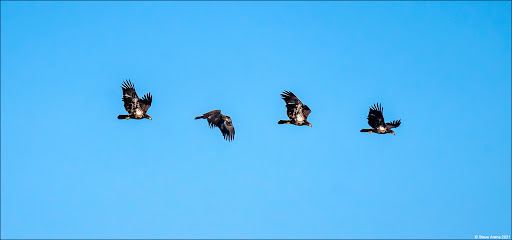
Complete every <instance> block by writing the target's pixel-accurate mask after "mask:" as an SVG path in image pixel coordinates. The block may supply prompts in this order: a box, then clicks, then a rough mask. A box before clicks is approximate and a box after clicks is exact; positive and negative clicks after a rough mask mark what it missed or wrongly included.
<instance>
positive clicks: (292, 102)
mask: <svg viewBox="0 0 512 240" xmlns="http://www.w3.org/2000/svg"><path fill="white" fill-rule="evenodd" d="M281 97H282V98H283V100H284V101H285V102H286V114H287V115H288V117H289V118H290V119H295V118H296V116H297V113H298V112H299V111H302V110H303V108H302V107H303V104H302V102H301V101H300V100H299V98H297V96H295V94H293V93H292V92H290V91H284V92H283V93H281ZM306 108H307V110H306V111H308V110H309V108H308V107H307V106H306ZM310 112H311V110H309V112H308V113H307V114H309V113H310ZM305 116H306V117H307V115H306V114H305Z"/></svg>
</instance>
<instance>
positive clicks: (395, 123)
mask: <svg viewBox="0 0 512 240" xmlns="http://www.w3.org/2000/svg"><path fill="white" fill-rule="evenodd" d="M401 123H402V122H401V121H400V119H399V120H393V121H391V122H388V123H386V128H387V129H391V128H396V127H398V126H400V124H401Z"/></svg>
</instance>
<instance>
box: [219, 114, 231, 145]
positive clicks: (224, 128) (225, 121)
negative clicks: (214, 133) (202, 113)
mask: <svg viewBox="0 0 512 240" xmlns="http://www.w3.org/2000/svg"><path fill="white" fill-rule="evenodd" d="M221 116H222V123H221V124H220V126H219V129H220V131H221V132H222V136H224V139H226V140H227V141H232V140H233V139H234V138H235V127H234V126H233V122H231V118H230V117H229V116H225V115H222V114H221Z"/></svg>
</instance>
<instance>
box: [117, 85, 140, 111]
mask: <svg viewBox="0 0 512 240" xmlns="http://www.w3.org/2000/svg"><path fill="white" fill-rule="evenodd" d="M121 88H122V89H123V102H124V109H125V110H126V111H127V112H129V113H131V112H132V111H133V109H135V108H136V107H137V102H138V101H139V97H138V96H137V92H135V87H134V86H133V83H132V82H131V81H130V80H126V81H124V82H123V84H122V85H121Z"/></svg>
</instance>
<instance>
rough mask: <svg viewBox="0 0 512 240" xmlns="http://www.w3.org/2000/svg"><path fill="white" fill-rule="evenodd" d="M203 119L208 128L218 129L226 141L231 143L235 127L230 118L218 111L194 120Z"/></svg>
mask: <svg viewBox="0 0 512 240" xmlns="http://www.w3.org/2000/svg"><path fill="white" fill-rule="evenodd" d="M201 118H204V119H206V120H207V121H208V126H210V128H214V127H218V128H219V129H220V131H221V132H222V135H223V136H224V139H226V140H227V141H232V140H233V139H234V138H235V127H233V122H231V118H230V117H229V116H226V115H224V114H221V113H220V110H213V111H209V112H207V113H205V114H203V115H201V116H197V117H196V118H195V119H201Z"/></svg>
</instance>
